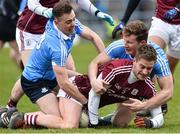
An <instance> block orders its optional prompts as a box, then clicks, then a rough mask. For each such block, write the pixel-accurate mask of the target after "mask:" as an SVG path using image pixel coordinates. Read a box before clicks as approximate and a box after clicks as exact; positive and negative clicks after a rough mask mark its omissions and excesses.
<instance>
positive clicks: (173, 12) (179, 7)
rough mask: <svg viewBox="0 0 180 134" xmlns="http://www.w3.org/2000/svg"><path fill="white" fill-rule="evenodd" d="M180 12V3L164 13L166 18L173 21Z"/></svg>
mask: <svg viewBox="0 0 180 134" xmlns="http://www.w3.org/2000/svg"><path fill="white" fill-rule="evenodd" d="M179 13H180V3H179V4H178V5H176V7H174V8H173V9H171V10H168V11H166V12H165V14H164V19H165V20H166V21H168V22H170V21H172V20H173V19H174V18H175V17H176V16H177V15H178V14H179Z"/></svg>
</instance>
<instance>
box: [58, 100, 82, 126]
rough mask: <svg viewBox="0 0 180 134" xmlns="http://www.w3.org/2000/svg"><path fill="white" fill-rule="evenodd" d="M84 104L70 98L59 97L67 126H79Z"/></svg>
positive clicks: (62, 114)
mask: <svg viewBox="0 0 180 134" xmlns="http://www.w3.org/2000/svg"><path fill="white" fill-rule="evenodd" d="M81 109H82V106H81V105H80V104H78V103H77V102H74V101H72V100H70V99H68V98H63V97H60V98H59V110H60V112H61V116H62V117H63V120H64V122H66V127H67V128H78V127H79V120H80V117H81Z"/></svg>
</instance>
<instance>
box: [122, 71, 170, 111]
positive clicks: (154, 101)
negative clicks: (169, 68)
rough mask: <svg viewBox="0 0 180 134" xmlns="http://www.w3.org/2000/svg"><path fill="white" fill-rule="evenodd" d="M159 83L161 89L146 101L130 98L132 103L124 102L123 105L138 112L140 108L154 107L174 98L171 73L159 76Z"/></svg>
mask: <svg viewBox="0 0 180 134" xmlns="http://www.w3.org/2000/svg"><path fill="white" fill-rule="evenodd" d="M158 83H159V86H160V88H161V91H159V92H158V93H157V95H155V96H154V97H152V98H150V99H149V100H146V101H144V102H141V101H139V100H137V99H132V98H130V100H131V103H128V104H127V103H123V105H124V106H127V107H128V108H129V109H131V110H133V111H135V112H136V111H140V110H147V109H152V108H155V107H158V106H160V105H162V104H164V103H166V102H167V101H168V100H170V99H171V98H172V95H173V78H172V75H171V74H170V75H169V76H165V77H162V78H159V79H158Z"/></svg>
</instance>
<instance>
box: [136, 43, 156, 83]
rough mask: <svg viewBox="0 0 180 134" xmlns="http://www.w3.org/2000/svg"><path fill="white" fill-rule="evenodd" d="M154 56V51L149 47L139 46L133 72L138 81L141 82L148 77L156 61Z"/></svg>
mask: <svg viewBox="0 0 180 134" xmlns="http://www.w3.org/2000/svg"><path fill="white" fill-rule="evenodd" d="M156 55H157V53H156V50H155V49H154V48H153V47H152V46H150V45H141V46H139V47H138V48H137V52H136V55H135V58H134V62H133V72H134V74H135V76H136V77H137V78H138V79H140V80H143V79H144V78H146V77H148V76H149V75H150V73H151V71H152V69H153V66H154V64H155V62H156V59H157V57H156Z"/></svg>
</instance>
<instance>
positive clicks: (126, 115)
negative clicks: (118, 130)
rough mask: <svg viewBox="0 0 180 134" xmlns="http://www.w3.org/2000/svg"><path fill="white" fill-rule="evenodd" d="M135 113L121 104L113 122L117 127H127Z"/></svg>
mask: <svg viewBox="0 0 180 134" xmlns="http://www.w3.org/2000/svg"><path fill="white" fill-rule="evenodd" d="M134 115H135V113H134V112H132V111H131V110H129V109H128V108H127V107H125V106H122V105H121V104H119V106H118V109H117V111H116V113H115V115H114V117H113V119H112V124H113V126H115V127H127V125H128V124H129V122H130V121H131V120H132V119H133V117H134Z"/></svg>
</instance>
